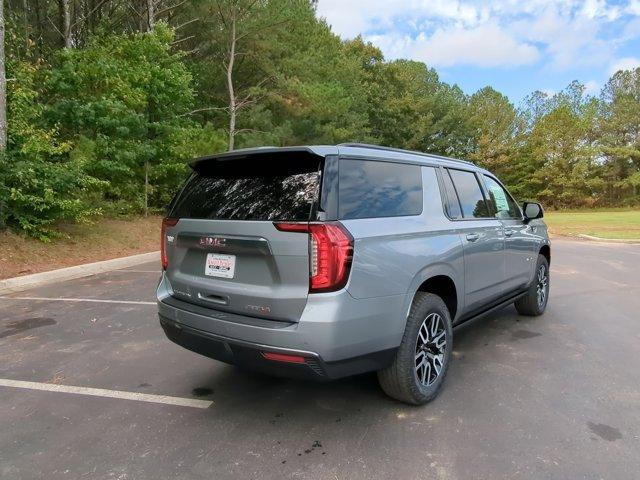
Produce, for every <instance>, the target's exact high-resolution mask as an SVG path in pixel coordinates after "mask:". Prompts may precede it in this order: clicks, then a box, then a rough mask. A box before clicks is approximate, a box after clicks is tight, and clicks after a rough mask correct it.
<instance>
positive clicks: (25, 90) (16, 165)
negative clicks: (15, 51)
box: [0, 62, 100, 240]
mask: <svg viewBox="0 0 640 480" xmlns="http://www.w3.org/2000/svg"><path fill="white" fill-rule="evenodd" d="M8 67H9V68H8V71H9V74H10V76H11V77H12V78H13V79H14V81H12V82H10V83H9V89H8V105H9V111H8V114H9V118H10V119H11V121H10V122H9V141H8V145H7V151H6V157H5V159H4V165H3V168H2V169H0V170H1V173H0V176H1V177H0V185H3V186H2V187H0V194H2V195H3V196H4V199H3V200H4V201H3V203H4V204H5V208H4V209H3V212H2V215H3V217H4V218H3V219H2V221H3V223H7V224H8V225H9V226H13V227H16V228H18V229H20V230H22V231H24V232H26V233H27V234H29V235H32V236H34V237H37V238H40V239H42V240H47V239H48V238H49V237H51V236H52V235H55V229H54V225H55V223H57V222H60V221H76V222H77V221H84V220H86V219H87V218H88V217H89V216H90V215H93V214H95V213H98V211H99V209H96V208H94V207H92V206H91V205H90V202H89V201H88V199H89V198H90V196H91V195H90V192H91V190H93V189H95V188H98V187H99V186H100V182H98V181H96V180H95V179H94V178H92V177H90V176H88V175H87V174H86V173H85V172H84V169H83V162H82V161H79V160H78V159H76V158H73V157H70V156H69V155H68V153H69V152H70V150H71V148H72V144H71V143H70V142H68V141H65V140H64V139H62V138H61V135H60V132H59V130H58V129H57V128H56V126H55V125H54V126H48V125H47V122H46V121H45V120H44V118H43V117H44V112H45V107H44V106H43V101H42V100H43V99H42V96H41V93H40V92H39V91H38V87H39V85H40V84H41V82H42V81H43V80H45V78H46V75H47V71H46V69H45V68H44V67H40V68H38V67H35V66H33V65H30V64H28V63H24V62H11V63H9V65H8Z"/></svg>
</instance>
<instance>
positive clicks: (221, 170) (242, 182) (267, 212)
mask: <svg viewBox="0 0 640 480" xmlns="http://www.w3.org/2000/svg"><path fill="white" fill-rule="evenodd" d="M320 174H321V159H320V158H319V157H317V156H313V155H304V154H301V155H295V156H294V155H285V156H280V157H277V156H273V155H255V156H248V157H245V158H241V159H229V160H208V161H205V162H202V163H200V164H197V165H196V167H194V172H193V174H192V175H191V177H190V178H189V179H188V180H187V183H186V184H185V186H184V188H183V189H182V191H181V193H180V194H179V195H178V196H177V197H176V198H175V199H174V201H173V202H172V205H171V206H170V208H169V215H170V216H171V217H174V218H206V219H220V220H287V221H294V220H297V221H307V220H309V219H310V218H311V214H312V212H313V210H314V209H315V208H316V204H317V197H318V191H319V188H318V187H319V183H320Z"/></svg>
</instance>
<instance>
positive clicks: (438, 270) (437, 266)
mask: <svg viewBox="0 0 640 480" xmlns="http://www.w3.org/2000/svg"><path fill="white" fill-rule="evenodd" d="M460 275H464V271H463V272H456V270H455V269H454V268H453V267H451V265H449V264H447V263H433V264H431V265H428V266H426V267H425V268H423V269H422V270H420V271H419V272H418V273H416V275H415V276H414V277H413V280H412V281H411V284H410V285H409V289H408V290H407V293H406V296H405V301H404V305H403V312H404V318H405V323H406V318H407V317H408V315H409V310H410V309H411V304H412V303H413V299H414V298H415V296H416V293H417V292H418V289H419V288H420V285H422V284H423V283H424V282H425V281H427V280H429V279H430V278H433V277H437V276H445V277H449V278H450V279H451V281H452V282H453V284H454V286H455V288H456V299H457V303H458V308H457V310H456V315H455V318H452V319H451V322H452V323H455V320H456V318H458V317H459V316H460V312H461V311H462V309H463V307H464V282H462V285H459V284H458V283H456V281H455V279H456V278H460ZM403 327H404V324H403Z"/></svg>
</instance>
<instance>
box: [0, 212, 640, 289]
mask: <svg viewBox="0 0 640 480" xmlns="http://www.w3.org/2000/svg"><path fill="white" fill-rule="evenodd" d="M544 220H545V222H546V223H547V225H548V226H549V230H550V232H551V233H552V234H555V235H568V236H576V235H578V234H581V233H582V234H587V235H593V236H595V237H601V238H607V239H633V240H640V210H622V209H612V210H588V211H585V210H582V211H556V212H545V218H544ZM160 222H161V217H159V216H151V217H147V218H144V217H137V218H132V219H128V220H123V219H100V220H98V221H96V222H95V223H94V224H91V225H63V226H61V230H62V231H63V233H64V235H65V236H64V237H63V238H58V239H54V240H52V241H51V242H50V243H42V242H40V241H38V240H34V239H32V238H25V237H23V236H20V235H16V234H14V233H9V232H3V233H0V279H2V278H10V277H15V276H19V275H28V274H31V273H38V272H44V271H47V270H53V269H56V268H62V267H69V266H72V265H79V264H82V263H89V262H97V261H100V260H108V259H110V258H117V257H123V256H126V255H134V254H136V253H144V252H152V251H155V250H158V249H159V237H160Z"/></svg>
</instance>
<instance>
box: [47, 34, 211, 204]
mask: <svg viewBox="0 0 640 480" xmlns="http://www.w3.org/2000/svg"><path fill="white" fill-rule="evenodd" d="M172 39H173V33H172V31H171V30H170V29H169V28H167V27H166V26H164V25H162V24H159V25H157V26H156V28H155V30H154V31H153V32H150V33H138V34H134V35H129V36H106V37H100V38H95V39H93V40H92V41H90V42H89V44H88V45H87V46H86V48H83V49H65V50H62V51H60V52H59V53H58V54H57V55H56V57H55V61H54V68H53V69H52V71H51V74H50V75H49V77H48V79H47V82H46V84H45V91H46V93H47V94H48V96H49V102H48V103H49V105H48V107H47V110H46V112H45V113H46V117H47V119H48V121H49V122H50V124H52V125H60V133H61V135H63V136H64V137H65V138H67V139H69V140H70V141H71V142H73V148H72V150H71V152H70V155H71V156H72V157H75V158H81V159H82V160H83V163H84V169H85V171H86V172H87V173H88V174H89V175H91V176H92V177H94V178H96V179H99V180H102V181H103V182H104V185H105V187H104V189H103V193H104V197H105V199H107V200H109V201H111V202H114V203H116V204H121V205H122V208H124V211H130V212H132V211H139V210H140V209H141V208H142V207H143V206H144V209H145V211H146V208H147V205H148V200H147V198H148V193H151V194H154V193H153V191H151V192H149V188H147V180H148V177H149V175H153V174H152V173H151V172H150V170H152V169H153V168H154V167H155V166H157V165H160V164H163V165H164V166H165V168H166V164H167V163H176V165H177V166H176V169H177V170H178V171H179V172H180V173H181V174H182V175H180V176H179V178H182V177H183V176H184V173H185V171H186V170H185V168H186V167H185V165H184V160H185V159H186V158H188V157H189V156H190V154H192V153H194V152H187V151H184V149H182V150H180V151H181V152H182V156H180V157H171V158H167V157H166V156H165V155H167V154H168V153H169V152H171V151H172V148H171V143H172V142H175V141H176V140H177V139H178V138H179V136H178V135H177V134H176V132H181V133H182V134H185V133H186V134H187V135H192V133H189V130H190V129H196V130H198V129H199V128H200V127H198V125H197V124H196V123H195V122H193V121H192V120H191V119H189V118H188V117H187V116H185V114H186V113H188V112H189V110H190V109H191V108H192V106H193V100H194V92H193V89H192V87H191V75H190V73H189V71H188V70H187V68H186V66H185V65H184V63H183V61H182V59H181V55H180V54H176V53H173V52H172V51H171V41H172ZM215 145H216V143H215V142H214V143H213V144H212V146H215ZM218 147H219V145H218ZM151 190H153V188H152V187H151ZM156 196H157V195H156Z"/></svg>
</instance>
